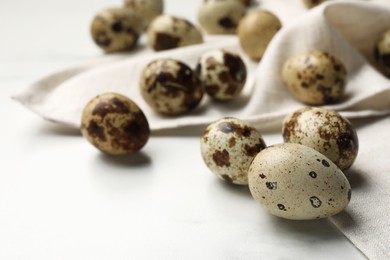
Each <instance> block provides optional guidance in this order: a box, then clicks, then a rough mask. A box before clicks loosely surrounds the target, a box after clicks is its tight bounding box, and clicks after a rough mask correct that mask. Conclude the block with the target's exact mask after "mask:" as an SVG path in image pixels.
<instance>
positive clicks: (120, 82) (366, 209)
mask: <svg viewBox="0 0 390 260" xmlns="http://www.w3.org/2000/svg"><path fill="white" fill-rule="evenodd" d="M264 3H266V2H265V1H264ZM260 6H261V5H260ZM264 7H266V5H265V6H264ZM289 9H290V7H288V3H284V7H283V8H282V9H281V10H280V12H279V13H278V11H277V10H276V11H275V13H277V14H278V15H280V18H281V20H282V22H283V28H282V29H281V30H280V31H279V32H278V33H277V35H276V36H275V37H274V39H273V40H272V42H271V44H270V45H269V47H268V49H267V51H266V53H265V55H264V57H263V58H262V60H261V61H260V62H255V61H252V60H250V59H248V58H247V57H246V55H245V54H244V53H243V52H242V50H241V49H240V47H239V43H238V39H237V37H235V36H215V37H207V38H206V42H205V43H204V44H200V45H194V46H190V47H184V48H180V49H176V50H170V51H164V52H159V53H152V51H150V50H149V51H148V50H145V49H144V50H141V51H140V52H138V53H135V54H133V55H132V56H124V57H122V56H121V57H116V56H113V57H108V58H102V59H101V60H98V61H95V62H92V63H89V64H85V65H80V66H78V67H75V68H70V69H68V70H66V71H61V72H58V73H56V74H53V75H50V76H48V77H46V78H43V79H41V80H39V81H37V82H35V83H33V84H32V85H30V86H29V87H28V88H27V89H26V90H25V91H23V92H22V93H20V94H18V95H16V96H15V97H13V98H14V99H15V100H17V101H19V102H20V103H22V104H23V105H25V106H26V107H27V108H29V109H30V110H32V111H34V112H35V113H37V114H39V115H40V116H42V117H44V118H45V119H48V120H51V121H54V122H58V123H61V124H63V125H67V126H71V127H75V128H77V127H79V124H80V116H81V112H82V109H83V108H84V106H85V105H86V103H87V102H88V101H89V100H90V99H91V98H92V97H94V96H96V95H98V94H100V93H103V92H119V93H122V94H124V95H126V96H128V97H130V98H132V99H133V100H134V101H135V102H136V103H137V104H138V105H139V106H140V107H141V108H142V109H143V111H144V112H145V114H146V116H147V118H148V120H149V123H150V126H151V128H152V130H159V129H168V128H178V127H181V126H195V125H204V124H208V123H210V122H211V121H213V120H216V119H218V118H220V117H224V116H234V117H238V118H241V119H245V120H248V121H250V122H252V123H253V124H254V125H255V126H256V127H257V128H258V129H260V130H261V129H269V128H270V127H275V126H276V127H277V129H278V130H279V131H280V122H281V120H282V118H283V117H284V116H285V115H286V114H288V113H291V112H293V111H294V110H296V109H299V108H301V107H302V106H303V104H302V103H300V102H298V101H296V100H295V99H294V98H293V97H292V95H291V94H290V93H289V92H288V91H287V89H286V88H285V87H284V85H283V83H282V81H281V77H280V71H281V67H282V64H283V62H284V61H285V60H286V59H287V58H289V57H290V56H292V55H295V54H298V53H301V52H305V51H308V50H322V51H327V52H329V53H330V54H332V55H334V56H336V57H338V58H339V59H340V60H342V61H343V62H344V64H345V65H346V68H347V71H348V85H347V91H346V96H345V98H344V99H343V100H342V102H340V103H338V104H334V105H330V106H327V107H328V108H331V109H335V110H338V111H340V112H341V113H342V114H343V115H345V116H347V117H349V118H367V117H370V116H371V117H372V116H379V115H388V114H390V81H389V79H387V78H385V77H384V76H383V75H382V74H381V73H380V72H379V71H378V70H377V69H376V68H375V61H374V60H373V47H374V44H375V41H376V40H377V39H378V38H379V35H380V34H381V33H382V32H384V31H385V30H386V29H390V0H377V1H358V0H355V1H352V0H351V1H329V2H327V3H326V4H322V5H320V6H319V7H316V8H313V9H311V10H310V11H307V10H303V8H302V10H301V11H300V12H297V11H296V10H297V9H294V8H291V12H295V13H294V15H289ZM214 48H224V49H227V50H230V51H233V52H237V53H239V54H241V56H242V57H243V58H244V61H245V63H246V65H247V68H248V72H249V73H248V75H249V77H248V81H247V83H246V85H245V88H244V92H243V94H242V96H241V97H240V98H239V99H237V100H235V101H233V102H228V103H215V102H212V101H211V100H210V99H208V98H204V99H203V101H202V103H201V105H200V106H199V107H198V108H197V109H196V110H194V111H192V112H191V113H189V114H187V115H184V116H180V117H163V116H160V115H157V114H155V113H154V112H153V111H152V110H151V109H150V108H149V107H148V105H147V104H146V103H145V102H144V101H143V99H142V97H141V95H140V91H139V84H138V81H139V76H140V73H141V71H142V69H143V68H144V67H145V66H146V64H147V63H149V62H150V61H152V60H154V59H157V58H160V57H171V58H176V59H178V60H181V61H183V62H185V63H187V64H189V65H190V66H192V67H194V66H195V64H196V62H197V60H198V58H199V56H200V55H201V54H202V53H204V52H205V51H207V50H210V49H214ZM386 123H387V124H386ZM374 126H375V129H374ZM274 129H276V128H274ZM386 129H389V130H390V120H387V119H386V120H384V121H381V122H380V123H377V122H376V123H373V125H372V126H371V128H367V131H366V129H365V128H363V130H362V133H361V135H360V136H359V138H360V143H361V149H360V154H359V158H363V159H360V160H357V162H356V164H355V166H354V167H353V168H352V169H351V170H350V171H351V174H350V176H351V183H352V186H354V185H355V186H356V185H357V184H358V183H359V180H361V179H365V181H366V184H365V186H364V188H360V189H359V188H356V191H355V190H354V194H353V199H352V201H351V203H350V205H349V206H348V208H347V209H346V210H345V211H344V212H343V213H341V214H339V215H337V216H336V217H333V218H332V221H333V222H334V223H335V224H336V226H338V227H339V228H340V230H341V231H342V232H343V233H344V234H345V235H346V236H347V237H348V238H349V239H350V240H351V241H352V242H353V243H354V244H355V245H356V246H357V247H358V248H359V249H360V250H361V251H362V252H363V253H364V254H365V255H366V256H368V257H369V258H372V259H390V234H389V232H390V225H389V223H390V222H389V219H390V206H389V202H390V192H389V190H390V165H389V163H387V164H383V163H381V162H383V161H386V160H389V159H390V158H387V157H388V156H389V155H390V152H389V151H390V147H389V145H386V144H383V140H382V138H383V136H388V133H387V132H386ZM381 134H382V135H381ZM367 140H369V141H367ZM378 144H382V146H378ZM367 159H368V160H369V161H367ZM359 176H360V177H359ZM362 176H365V177H364V178H363V177H362Z"/></svg>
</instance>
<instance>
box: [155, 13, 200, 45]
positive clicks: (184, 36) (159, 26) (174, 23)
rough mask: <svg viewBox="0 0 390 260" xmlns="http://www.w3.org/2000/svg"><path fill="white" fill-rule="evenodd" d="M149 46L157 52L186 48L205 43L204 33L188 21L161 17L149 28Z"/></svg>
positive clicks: (165, 16) (169, 16)
mask: <svg viewBox="0 0 390 260" xmlns="http://www.w3.org/2000/svg"><path fill="white" fill-rule="evenodd" d="M148 42H149V46H150V47H151V48H153V49H154V50H155V51H162V50H168V49H174V48H178V47H184V46H188V45H193V44H200V43H202V42H203V36H202V33H201V32H200V31H199V29H198V28H196V27H195V26H194V25H193V24H192V23H191V22H189V21H188V20H186V19H183V18H180V17H176V16H171V15H159V16H157V17H156V18H154V19H153V21H152V22H151V23H150V25H149V28H148Z"/></svg>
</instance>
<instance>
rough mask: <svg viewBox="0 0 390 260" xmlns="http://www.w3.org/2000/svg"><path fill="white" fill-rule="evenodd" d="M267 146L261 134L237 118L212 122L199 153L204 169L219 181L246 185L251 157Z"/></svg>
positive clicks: (202, 140) (205, 133)
mask: <svg viewBox="0 0 390 260" xmlns="http://www.w3.org/2000/svg"><path fill="white" fill-rule="evenodd" d="M265 147H266V145H265V143H264V140H263V138H262V136H261V134H260V133H259V132H258V131H257V130H256V129H255V128H254V127H252V126H251V125H250V124H248V123H246V122H244V121H242V120H239V119H237V118H231V117H228V118H222V119H219V120H217V121H215V122H213V123H211V124H210V125H209V126H208V127H207V128H206V130H205V131H204V134H203V137H202V139H201V154H202V158H203V160H204V162H205V164H206V165H207V167H208V168H209V169H210V170H211V171H212V172H213V173H214V174H216V175H217V176H218V177H219V178H221V179H222V180H225V181H227V182H229V183H234V184H240V185H247V184H248V169H249V165H250V163H251V162H252V160H253V158H254V157H255V156H256V155H257V153H259V152H260V151H261V150H263V149H264V148H265Z"/></svg>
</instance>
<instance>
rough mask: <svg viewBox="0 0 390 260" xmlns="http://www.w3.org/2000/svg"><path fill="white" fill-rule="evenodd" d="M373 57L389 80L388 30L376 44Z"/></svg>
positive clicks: (389, 36)
mask: <svg viewBox="0 0 390 260" xmlns="http://www.w3.org/2000/svg"><path fill="white" fill-rule="evenodd" d="M374 56H375V60H376V61H377V63H378V65H379V66H380V69H381V70H382V71H383V73H384V74H385V76H386V77H388V78H390V29H389V30H387V31H385V32H384V33H383V34H382V36H381V38H380V39H379V40H378V42H377V43H376V45H375V48H374Z"/></svg>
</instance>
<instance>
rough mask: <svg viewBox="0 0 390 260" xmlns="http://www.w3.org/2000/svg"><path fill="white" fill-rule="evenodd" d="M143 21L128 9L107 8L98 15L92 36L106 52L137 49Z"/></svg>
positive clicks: (93, 24)
mask: <svg viewBox="0 0 390 260" xmlns="http://www.w3.org/2000/svg"><path fill="white" fill-rule="evenodd" d="M142 28H143V20H142V18H141V17H140V16H139V15H138V14H136V13H135V12H133V11H131V10H128V9H126V8H115V7H114V8H107V9H104V10H101V11H100V12H98V13H97V14H96V16H95V17H94V19H93V21H92V23H91V36H92V38H93V40H94V42H95V43H96V44H97V45H98V46H99V47H100V48H102V49H103V50H104V51H105V52H123V51H129V50H132V49H134V48H135V46H136V45H137V43H138V39H139V36H140V34H141V33H142Z"/></svg>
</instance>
